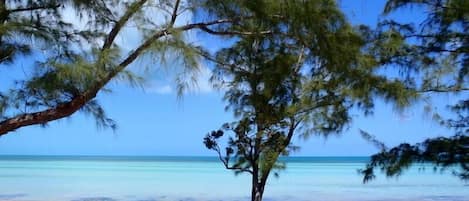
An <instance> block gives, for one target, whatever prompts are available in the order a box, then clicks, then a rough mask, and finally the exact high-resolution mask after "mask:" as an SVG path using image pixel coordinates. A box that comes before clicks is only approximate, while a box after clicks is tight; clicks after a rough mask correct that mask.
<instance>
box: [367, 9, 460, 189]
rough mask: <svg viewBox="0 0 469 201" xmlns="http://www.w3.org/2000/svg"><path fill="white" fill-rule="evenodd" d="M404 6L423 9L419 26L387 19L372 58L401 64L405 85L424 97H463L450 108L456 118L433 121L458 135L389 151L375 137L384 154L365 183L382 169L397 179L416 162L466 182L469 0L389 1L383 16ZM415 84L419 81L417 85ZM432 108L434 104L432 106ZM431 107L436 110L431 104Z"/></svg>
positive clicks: (375, 161) (376, 159) (373, 162)
mask: <svg viewBox="0 0 469 201" xmlns="http://www.w3.org/2000/svg"><path fill="white" fill-rule="evenodd" d="M404 7H412V8H417V9H421V10H418V12H422V14H425V15H426V16H425V19H424V20H423V21H422V22H418V23H415V24H408V23H401V22H397V21H394V20H393V19H392V18H391V17H387V18H384V20H383V21H382V22H380V24H379V25H378V29H377V31H376V32H375V33H373V34H371V35H374V36H375V37H374V38H373V39H372V40H373V44H374V47H372V48H371V50H372V52H373V54H374V55H376V57H377V58H379V61H380V64H381V65H398V66H400V67H402V68H401V70H402V72H403V74H402V75H404V76H402V77H403V78H405V81H406V82H407V83H410V84H411V85H413V86H415V87H414V88H415V89H416V91H417V92H419V93H420V94H422V95H423V97H424V98H426V99H427V100H428V99H431V98H432V97H433V95H434V93H452V94H459V97H460V98H461V100H459V102H458V103H457V104H455V105H451V106H450V108H451V110H452V111H453V112H454V113H453V115H452V117H447V118H448V119H445V117H443V116H442V115H440V114H438V113H435V114H433V117H434V118H435V119H436V120H438V121H439V122H440V123H441V124H442V125H444V126H447V127H448V128H450V129H451V130H452V131H454V132H455V133H454V136H451V137H438V138H431V139H427V140H425V141H424V142H422V143H418V144H415V145H410V144H406V143H404V144H400V145H398V146H396V147H394V148H387V147H385V146H384V145H383V144H382V143H379V142H378V141H377V140H375V139H374V138H372V137H371V138H370V137H366V138H367V139H368V140H370V141H372V142H373V143H374V144H376V145H378V147H379V148H380V149H381V152H380V153H378V154H375V155H373V156H372V160H371V162H370V163H369V164H368V165H367V167H366V168H365V169H364V170H362V171H361V173H363V174H364V182H366V181H369V180H371V179H373V178H374V177H375V175H374V172H373V169H374V168H379V169H381V170H382V171H383V172H385V174H386V175H387V176H399V175H400V174H401V172H402V171H404V170H405V169H407V168H408V167H410V166H411V165H412V164H414V163H433V164H434V167H435V168H436V169H437V168H441V169H454V171H455V174H456V175H457V176H459V177H460V178H461V179H463V180H467V179H468V174H469V173H468V164H467V163H468V160H469V158H468V154H469V149H468V146H469V141H468V140H469V139H468V133H469V129H468V128H469V104H468V102H469V101H468V100H467V90H469V87H468V83H469V74H468V72H469V71H468V69H469V48H468V47H469V35H468V34H467V33H468V31H469V23H468V22H469V1H465V0H418V1H415V0H388V2H387V4H386V8H385V10H384V13H385V14H389V13H393V12H395V11H396V10H398V9H402V8H404ZM413 80H416V81H413ZM428 107H430V106H428ZM432 107H433V106H432Z"/></svg>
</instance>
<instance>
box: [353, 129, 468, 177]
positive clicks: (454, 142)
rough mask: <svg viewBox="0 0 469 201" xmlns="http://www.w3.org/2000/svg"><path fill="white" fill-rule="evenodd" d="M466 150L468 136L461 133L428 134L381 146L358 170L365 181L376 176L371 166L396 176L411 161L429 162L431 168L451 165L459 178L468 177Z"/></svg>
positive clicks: (390, 175) (444, 168)
mask: <svg viewBox="0 0 469 201" xmlns="http://www.w3.org/2000/svg"><path fill="white" fill-rule="evenodd" d="M466 124H467V122H466ZM466 126H467V125H466ZM466 131H467V130H466ZM466 133H467V132H466ZM468 152H469V137H468V136H467V135H461V134H457V135H455V136H452V137H438V138H430V139H427V140H425V141H424V142H423V143H418V144H416V145H410V144H407V143H403V144H400V145H398V146H396V147H393V148H391V149H383V151H381V152H380V153H377V154H374V155H373V156H371V161H370V162H369V163H368V165H367V166H366V168H365V169H363V170H360V173H362V174H363V175H364V178H363V182H364V183H365V182H368V181H370V180H372V179H374V178H375V177H376V176H375V173H374V169H375V168H379V169H380V170H381V171H383V172H384V173H385V174H386V176H388V177H396V176H400V175H401V174H402V172H403V171H404V170H406V169H408V168H409V167H410V166H411V165H413V164H415V163H419V164H422V165H424V164H425V163H433V164H434V170H435V171H436V170H440V171H443V170H446V169H452V172H453V174H454V175H456V176H458V177H459V178H461V179H462V180H468V179H469V165H468V163H469V156H468V154H467V153H468Z"/></svg>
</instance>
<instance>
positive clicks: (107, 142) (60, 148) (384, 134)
mask: <svg viewBox="0 0 469 201" xmlns="http://www.w3.org/2000/svg"><path fill="white" fill-rule="evenodd" d="M340 5H341V8H342V9H343V10H344V12H345V13H346V14H347V16H348V18H349V20H350V21H351V22H352V23H353V24H359V23H360V24H368V25H374V24H376V21H377V19H378V17H379V14H380V12H381V11H382V10H383V6H384V1H376V0H360V1H358V0H357V1H346V0H343V1H340ZM396 16H397V17H399V18H402V19H406V18H412V19H415V18H418V17H419V16H414V15H413V14H412V13H411V12H400V13H399V14H398V15H396ZM201 42H202V43H205V44H207V45H209V46H211V48H217V46H216V45H217V43H218V42H219V41H218V42H217V41H201ZM19 63H23V64H24V65H27V63H28V62H27V61H20V62H19ZM10 70H11V69H9V68H0V78H1V79H3V80H4V81H0V87H2V88H3V87H4V86H5V85H7V84H8V83H6V81H5V80H8V79H4V78H5V77H6V78H8V76H9V71H10ZM147 77H148V78H149V79H150V82H149V83H150V85H151V86H149V87H148V88H147V89H146V90H142V89H140V88H133V87H130V86H128V85H126V84H125V83H112V84H111V85H110V86H109V87H110V88H111V89H113V93H110V94H99V96H98V100H99V101H100V102H101V103H102V105H104V107H105V109H106V111H107V113H108V115H109V116H110V117H111V118H113V119H114V120H116V121H117V123H118V126H119V128H118V129H117V130H116V132H113V131H111V130H108V129H104V130H100V129H97V128H96V126H95V123H94V120H93V119H92V118H91V117H87V116H85V115H83V114H81V113H77V114H75V115H73V116H72V117H71V118H67V119H64V120H60V121H56V122H53V123H50V124H49V125H48V126H47V127H46V128H42V127H39V126H32V127H26V128H21V129H19V130H18V131H16V132H14V133H11V134H8V135H6V136H4V137H1V138H0V154H20V155H33V154H37V155H205V156H211V155H214V153H213V152H211V151H208V150H206V149H205V147H204V146H203V143H202V138H203V137H204V135H205V134H206V133H207V132H209V131H211V130H214V129H218V128H219V127H220V126H221V125H222V124H223V123H225V122H230V121H232V120H233V117H232V115H231V113H230V112H225V111H224V106H225V104H224V103H223V102H222V98H221V96H222V94H221V93H220V92H217V91H214V90H211V89H210V88H209V87H208V84H207V83H206V80H205V79H207V78H208V77H207V76H206V75H205V74H204V73H202V77H201V80H200V83H199V85H200V90H198V92H192V93H189V94H186V95H184V97H183V98H182V99H180V100H179V99H178V98H177V96H176V94H175V93H174V89H173V88H171V86H170V85H167V84H166V82H167V81H168V80H170V79H168V77H170V73H167V72H164V71H154V72H152V73H150V74H149V75H148V76H147ZM452 101H454V97H451V96H440V97H438V99H437V100H436V101H435V104H436V105H438V106H439V107H443V106H444V104H443V103H450V102H452ZM353 116H354V121H353V123H352V125H351V126H350V127H349V129H348V130H346V131H344V133H343V134H341V135H340V136H331V137H329V138H328V139H324V138H323V137H311V138H310V139H308V140H307V141H303V140H300V139H295V144H297V145H300V146H301V147H302V148H301V150H300V151H299V152H297V153H295V154H294V155H298V156H334V155H340V156H363V155H369V154H372V153H374V152H375V151H377V150H376V149H375V148H374V147H373V146H372V145H371V144H369V143H368V142H366V141H365V140H363V139H362V138H361V137H360V135H359V132H358V129H363V130H366V131H368V132H370V133H372V134H374V135H376V136H377V138H378V139H381V140H383V141H384V142H386V143H387V144H388V145H395V144H397V143H400V142H404V141H405V142H418V141H421V140H423V139H425V138H426V137H430V136H438V135H446V134H448V133H449V132H448V131H447V130H445V129H444V128H441V127H440V126H439V125H437V124H436V123H435V122H433V121H431V117H429V116H428V115H426V114H424V113H423V105H422V104H417V105H415V106H414V107H412V108H409V109H408V110H406V111H404V112H396V111H393V109H392V107H391V106H389V105H386V104H384V103H382V102H378V103H377V104H376V110H375V114H374V115H373V116H369V117H363V115H361V114H360V113H358V112H356V114H354V115H353Z"/></svg>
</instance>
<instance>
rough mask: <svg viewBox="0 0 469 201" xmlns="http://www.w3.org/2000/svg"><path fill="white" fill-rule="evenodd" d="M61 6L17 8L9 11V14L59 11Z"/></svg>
mask: <svg viewBox="0 0 469 201" xmlns="http://www.w3.org/2000/svg"><path fill="white" fill-rule="evenodd" d="M60 6H61V5H60V4H53V5H41V6H33V7H26V8H15V9H10V10H8V12H9V13H15V12H25V11H34V10H41V9H57V8H59V7H60Z"/></svg>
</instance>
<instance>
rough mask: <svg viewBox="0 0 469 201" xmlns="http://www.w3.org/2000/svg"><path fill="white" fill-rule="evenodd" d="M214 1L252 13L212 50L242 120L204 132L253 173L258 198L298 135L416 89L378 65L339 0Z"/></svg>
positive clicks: (220, 80)
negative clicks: (235, 35) (235, 34)
mask: <svg viewBox="0 0 469 201" xmlns="http://www.w3.org/2000/svg"><path fill="white" fill-rule="evenodd" d="M208 2H212V1H208ZM214 2H216V3H215V5H212V6H213V7H215V8H216V10H220V11H222V12H220V13H217V12H215V14H216V15H217V17H218V15H222V16H224V17H229V16H253V17H252V18H253V19H248V20H243V21H240V22H239V23H237V24H236V25H234V27H230V28H234V29H235V30H236V31H239V30H244V33H245V34H244V35H243V36H240V37H239V40H238V41H237V42H236V43H235V44H234V45H233V46H231V47H228V48H224V49H222V50H220V51H219V52H217V54H216V55H215V56H213V57H210V56H207V57H209V59H210V60H211V61H215V62H216V64H217V66H216V68H215V69H214V77H213V78H212V80H214V81H215V82H216V84H217V86H221V87H222V88H223V89H225V90H226V92H225V96H224V98H225V100H226V101H227V103H228V105H227V109H228V110H231V111H233V112H234V114H235V116H236V117H238V121H236V122H233V123H228V124H225V125H224V126H223V127H222V129H220V130H217V131H213V132H211V133H209V134H207V136H206V137H205V138H204V143H205V145H206V147H207V148H208V149H211V150H214V151H216V152H217V153H218V155H219V156H220V160H221V161H222V162H223V164H224V165H225V167H226V168H227V169H231V170H234V171H235V172H236V173H241V172H248V173H250V174H252V178H253V185H254V186H253V195H252V198H253V200H259V197H258V196H256V192H257V193H260V197H262V192H263V189H264V185H265V182H266V180H267V178H268V176H269V174H270V173H271V172H272V171H276V168H279V169H283V168H285V164H282V163H279V162H278V157H279V156H282V155H283V156H287V155H289V153H291V152H292V151H295V150H297V149H298V147H296V146H294V145H292V144H291V143H290V142H291V139H292V138H293V137H300V136H302V137H305V138H306V137H309V136H312V135H322V136H327V135H329V134H339V133H341V132H342V131H343V130H344V129H345V128H346V126H347V125H348V124H349V123H350V122H351V120H352V118H351V115H350V113H349V111H350V109H351V108H354V107H356V108H358V109H362V110H363V111H364V112H365V113H370V112H372V109H373V102H374V101H375V100H376V99H377V98H382V99H384V100H386V101H389V102H391V103H394V105H395V106H396V107H397V108H402V107H404V106H407V105H409V104H410V103H411V102H412V101H413V100H415V98H416V97H417V93H416V92H415V91H414V90H409V88H411V87H413V86H412V85H409V84H408V83H406V82H403V81H402V80H398V79H391V78H389V77H387V76H385V75H380V74H379V73H378V71H379V67H380V65H379V61H378V60H376V59H375V55H373V54H370V53H369V52H370V51H368V50H370V49H371V48H372V47H371V46H370V45H369V43H368V42H369V41H367V40H365V37H366V34H367V33H369V32H367V30H366V28H364V27H361V28H354V27H352V26H351V25H349V24H348V22H347V21H346V19H345V17H344V16H343V14H342V13H341V11H340V10H339V9H338V8H337V5H336V4H335V2H334V1H327V0H324V1H267V0H266V1H254V2H251V1H229V2H225V1H214ZM251 3H252V4H251ZM253 5H256V6H253ZM259 5H262V6H259ZM212 31H219V32H221V31H223V32H226V31H231V30H227V28H226V27H223V26H219V27H216V29H214V30H212ZM265 33H267V34H265ZM222 136H226V137H227V138H228V145H227V147H226V148H225V149H223V148H222V147H221V146H220V140H221V139H222ZM275 175H277V173H275Z"/></svg>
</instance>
